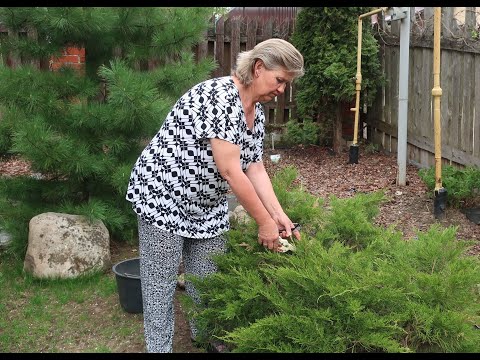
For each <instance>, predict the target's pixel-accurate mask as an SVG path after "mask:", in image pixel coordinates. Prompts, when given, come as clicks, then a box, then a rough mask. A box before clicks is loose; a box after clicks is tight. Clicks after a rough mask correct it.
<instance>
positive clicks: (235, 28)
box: [230, 17, 240, 66]
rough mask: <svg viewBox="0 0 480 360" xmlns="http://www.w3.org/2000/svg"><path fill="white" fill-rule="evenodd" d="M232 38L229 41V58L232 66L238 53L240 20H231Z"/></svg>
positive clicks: (236, 18)
mask: <svg viewBox="0 0 480 360" xmlns="http://www.w3.org/2000/svg"><path fill="white" fill-rule="evenodd" d="M231 23H232V36H231V40H230V48H231V58H230V64H231V65H232V66H233V65H234V64H235V63H236V61H237V56H238V53H239V52H240V18H239V17H235V18H233V19H231Z"/></svg>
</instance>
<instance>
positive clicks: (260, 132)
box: [252, 104, 265, 162]
mask: <svg viewBox="0 0 480 360" xmlns="http://www.w3.org/2000/svg"><path fill="white" fill-rule="evenodd" d="M256 117H257V119H256V121H255V132H254V135H253V141H254V147H255V148H254V151H253V154H252V162H259V161H262V159H263V142H264V139H265V113H264V111H263V107H262V105H260V104H259V105H258V107H257V110H256Z"/></svg>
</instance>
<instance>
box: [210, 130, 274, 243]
mask: <svg viewBox="0 0 480 360" xmlns="http://www.w3.org/2000/svg"><path fill="white" fill-rule="evenodd" d="M210 143H211V145H212V152H213V159H214V161H215V164H216V165H217V168H218V170H219V172H220V174H221V175H222V177H223V178H224V179H225V180H226V181H227V182H228V184H229V185H230V188H231V189H232V191H233V193H234V194H235V196H236V197H237V200H238V201H239V202H240V204H242V206H243V207H244V208H245V210H246V211H247V212H248V213H249V214H250V216H252V217H253V219H254V220H255V221H256V223H257V224H258V242H259V243H260V244H263V245H264V246H268V248H269V249H270V250H274V251H276V250H277V248H278V245H279V243H278V235H279V234H278V226H277V223H276V221H275V220H274V219H272V216H271V215H270V212H269V211H268V209H266V208H265V206H264V204H263V203H262V201H261V200H260V198H259V197H258V195H257V191H256V190H255V188H254V186H253V185H252V182H251V181H250V180H249V178H248V177H247V176H246V175H245V173H244V172H243V171H242V168H241V166H240V148H239V147H238V146H237V145H235V144H232V143H230V142H228V141H225V140H221V139H217V138H212V139H210Z"/></svg>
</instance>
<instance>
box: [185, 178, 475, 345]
mask: <svg viewBox="0 0 480 360" xmlns="http://www.w3.org/2000/svg"><path fill="white" fill-rule="evenodd" d="M293 175H294V170H292V168H287V169H285V170H284V172H283V173H279V174H278V175H277V176H276V178H275V179H274V186H275V189H276V191H278V192H279V200H280V201H281V203H282V205H283V206H284V209H285V210H286V212H287V213H288V214H289V215H290V216H291V217H292V220H293V221H298V222H300V223H301V224H302V225H303V228H302V240H301V241H297V242H296V247H297V250H296V251H295V252H294V253H290V254H288V253H287V254H281V253H272V252H270V251H267V250H265V249H264V248H263V247H262V246H260V245H259V244H258V243H257V241H256V237H257V236H256V230H257V229H256V225H255V223H254V222H251V223H249V224H248V225H242V226H241V227H240V226H239V225H236V228H235V229H232V230H231V231H230V232H229V239H228V252H227V253H226V254H225V255H217V256H215V261H216V263H217V264H218V267H219V271H218V272H217V273H215V274H212V275H209V276H207V277H205V278H203V279H200V278H196V277H191V276H188V277H187V280H189V281H192V282H193V283H194V284H195V286H196V287H197V289H198V290H199V292H200V294H201V299H202V301H201V304H200V305H199V306H197V305H195V304H194V303H193V302H192V301H191V300H189V298H187V297H185V298H183V299H182V300H183V302H184V305H185V306H186V307H187V309H188V313H189V316H192V317H194V318H195V319H196V321H197V324H198V326H199V328H200V329H202V331H203V332H202V337H201V339H202V341H208V340H209V339H210V338H219V339H222V340H223V341H225V342H226V343H227V344H228V346H229V347H230V350H231V351H233V352H277V353H280V352H308V353H309V352H338V353H345V352H478V351H480V332H479V331H478V329H476V328H475V327H474V325H475V324H477V325H478V324H479V321H480V319H479V315H480V303H479V295H480V293H479V288H480V285H479V279H480V264H479V261H478V259H477V258H475V257H473V256H466V255H465V249H466V247H467V246H468V244H467V243H466V242H465V241H458V240H456V239H455V231H456V229H455V228H453V227H450V228H445V229H444V228H440V227H439V226H432V227H431V228H430V229H429V230H428V231H426V232H418V234H417V237H415V238H412V239H409V240H407V241H406V240H404V239H403V238H402V234H401V233H400V232H398V231H395V230H394V229H393V228H388V229H383V228H380V227H378V226H376V225H374V224H373V220H374V217H375V215H376V214H377V212H378V205H379V203H380V202H381V201H383V199H384V197H383V194H382V193H372V194H357V195H356V196H355V197H352V198H348V199H336V198H334V197H332V198H330V199H329V202H328V206H325V205H327V204H325V203H324V202H323V201H322V200H321V199H316V198H315V197H313V196H311V195H307V194H306V193H305V192H303V191H302V189H300V188H298V187H295V186H293V185H292V182H293V180H294V179H295V176H293ZM304 215H305V216H304Z"/></svg>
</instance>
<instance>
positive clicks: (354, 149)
mask: <svg viewBox="0 0 480 360" xmlns="http://www.w3.org/2000/svg"><path fill="white" fill-rule="evenodd" d="M387 9H388V8H386V7H382V8H379V9H375V10H372V11H369V12H367V13H365V14H362V15H360V16H359V17H358V45H357V74H356V76H355V93H356V98H355V107H354V108H350V111H354V112H355V122H354V125H353V142H352V145H351V146H350V152H349V161H348V162H349V163H350V164H358V145H357V141H358V118H359V112H360V90H361V89H362V71H361V69H362V23H363V21H362V19H363V18H365V17H367V16H370V15H374V14H377V13H379V12H382V11H386V10H387Z"/></svg>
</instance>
